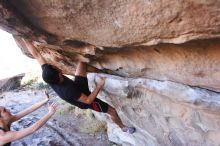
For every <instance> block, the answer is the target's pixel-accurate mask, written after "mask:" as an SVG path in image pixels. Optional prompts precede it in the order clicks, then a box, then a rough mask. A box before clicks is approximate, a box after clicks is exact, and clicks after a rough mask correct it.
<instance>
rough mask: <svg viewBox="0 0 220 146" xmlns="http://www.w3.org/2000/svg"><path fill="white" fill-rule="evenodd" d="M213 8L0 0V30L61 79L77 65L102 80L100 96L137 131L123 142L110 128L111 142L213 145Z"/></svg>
mask: <svg viewBox="0 0 220 146" xmlns="http://www.w3.org/2000/svg"><path fill="white" fill-rule="evenodd" d="M219 8H220V1H219V0H209V1H203V0H194V1H191V0H185V1H175V0H169V1H168V0H166V1H162V0H154V1H152V0H138V1H123V0H118V1H115V0H108V1H103V0H94V1H81V0H74V1H72V0H67V1H60V0H47V1H38V0H31V1H25V0H20V1H15V0H7V1H6V0H2V1H1V2H0V27H1V28H2V29H4V30H6V31H8V32H10V33H11V34H13V36H14V38H15V40H16V42H17V44H18V46H19V47H20V48H21V50H22V51H23V52H24V53H25V54H26V55H28V56H30V57H31V55H30V54H29V53H28V52H27V49H26V48H25V46H24V44H22V42H21V41H20V39H21V38H22V37H25V38H28V39H31V40H33V41H34V42H33V43H34V45H35V46H36V47H37V49H38V50H39V52H40V53H41V54H42V55H43V57H44V58H45V59H46V60H47V62H48V63H51V64H53V65H56V66H57V67H58V68H60V69H62V71H63V72H64V73H66V74H70V75H74V72H75V68H76V63H77V61H84V62H87V63H88V64H90V65H92V66H94V67H96V68H98V69H100V70H102V71H103V72H105V73H106V74H108V79H107V81H106V85H105V88H104V90H103V92H102V97H100V98H103V99H105V100H106V101H107V102H108V103H110V104H112V105H113V106H114V107H115V108H116V109H117V110H118V111H119V113H120V115H121V117H122V119H123V121H124V122H126V123H128V124H131V125H134V126H136V127H137V133H136V134H134V135H131V136H129V137H130V138H128V139H126V138H124V137H125V136H124V135H123V134H121V133H120V129H118V128H109V131H111V132H109V133H112V132H113V133H114V135H112V134H111V136H110V134H109V138H110V139H111V140H113V141H116V142H118V143H122V144H124V145H126V144H127V145H129V144H130V145H138V146H142V145H143V146H145V145H171V146H172V145H178V146H180V145H183V146H185V145H214V146H218V145H220V141H219V140H218V138H217V137H219V136H220V124H219V123H220V118H219V114H220V112H219V111H220V110H219V109H220V94H219V92H220V13H219ZM113 75H114V76H113ZM95 79H96V77H91V80H90V84H91V87H92V86H93V83H95V82H94V81H95ZM109 125H111V124H109ZM114 129H115V130H116V132H115V131H114ZM117 130H118V131H117ZM117 134H118V135H117ZM126 140H127V141H126Z"/></svg>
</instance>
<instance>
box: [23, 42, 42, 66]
mask: <svg viewBox="0 0 220 146" xmlns="http://www.w3.org/2000/svg"><path fill="white" fill-rule="evenodd" d="M23 41H24V43H25V45H26V47H27V49H28V51H29V52H30V53H31V54H32V55H33V57H34V58H35V59H37V61H38V62H39V64H40V65H43V64H46V60H45V59H44V58H43V56H42V55H41V54H40V53H39V52H38V51H37V48H36V47H35V46H34V45H33V43H32V42H31V41H29V40H26V39H23Z"/></svg>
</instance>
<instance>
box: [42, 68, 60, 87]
mask: <svg viewBox="0 0 220 146" xmlns="http://www.w3.org/2000/svg"><path fill="white" fill-rule="evenodd" d="M41 67H42V70H43V71H42V78H43V80H44V81H45V82H46V83H49V84H58V83H59V82H60V78H59V71H58V70H57V69H55V68H54V67H53V66H52V65H49V64H43V65H42V66H41Z"/></svg>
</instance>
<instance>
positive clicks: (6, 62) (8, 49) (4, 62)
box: [0, 29, 40, 79]
mask: <svg viewBox="0 0 220 146" xmlns="http://www.w3.org/2000/svg"><path fill="white" fill-rule="evenodd" d="M0 48H1V51H0V79H4V78H7V77H11V76H14V75H17V74H20V73H26V72H31V71H35V70H38V69H39V68H40V66H39V65H38V63H37V61H36V60H34V59H31V58H29V57H27V56H25V55H24V54H23V53H22V52H21V49H20V48H18V46H17V45H16V43H15V41H14V39H13V37H12V35H11V34H9V33H7V32H5V31H3V30H1V29H0Z"/></svg>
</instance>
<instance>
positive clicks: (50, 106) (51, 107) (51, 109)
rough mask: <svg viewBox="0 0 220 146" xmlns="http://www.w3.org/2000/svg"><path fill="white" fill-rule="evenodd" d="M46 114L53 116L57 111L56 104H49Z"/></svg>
mask: <svg viewBox="0 0 220 146" xmlns="http://www.w3.org/2000/svg"><path fill="white" fill-rule="evenodd" d="M48 110H49V111H48V113H49V114H51V115H53V114H54V113H55V112H56V110H57V104H56V103H51V104H48Z"/></svg>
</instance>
